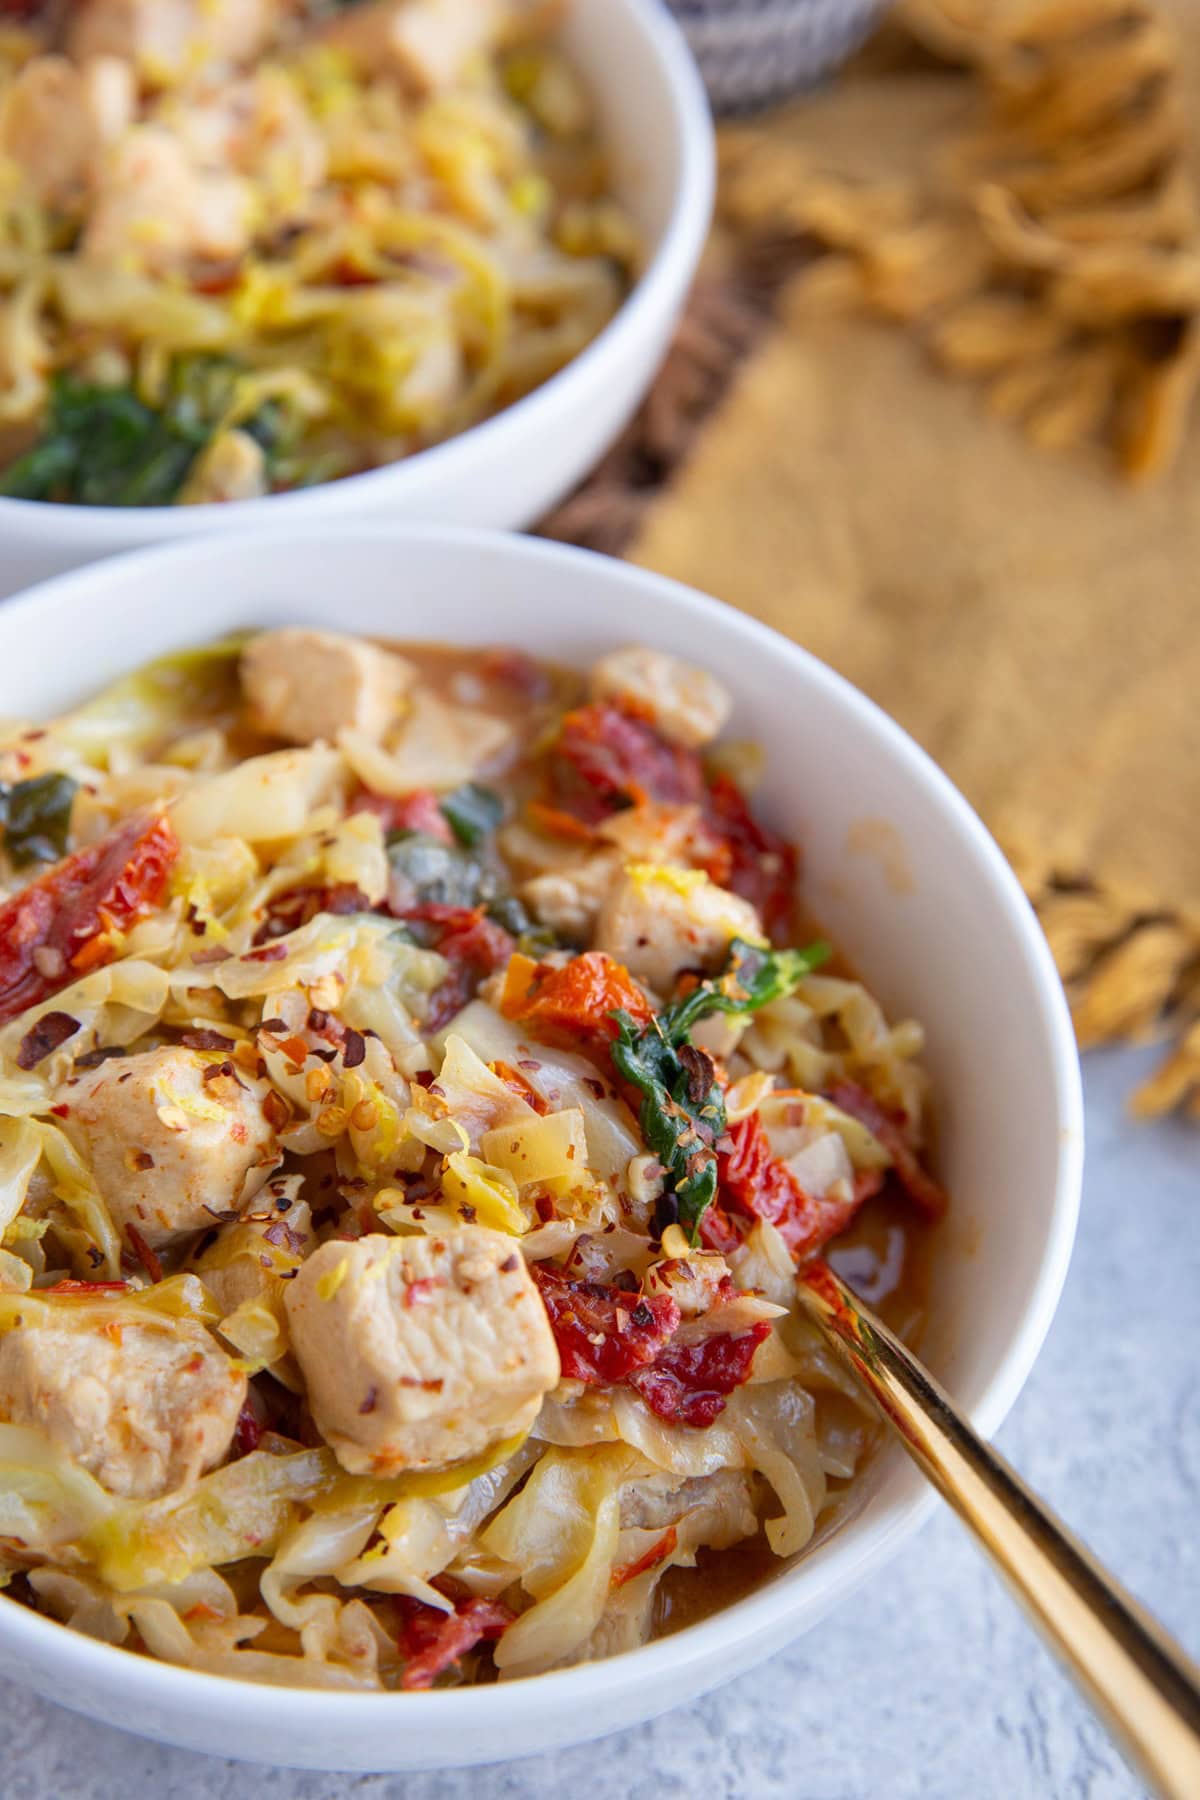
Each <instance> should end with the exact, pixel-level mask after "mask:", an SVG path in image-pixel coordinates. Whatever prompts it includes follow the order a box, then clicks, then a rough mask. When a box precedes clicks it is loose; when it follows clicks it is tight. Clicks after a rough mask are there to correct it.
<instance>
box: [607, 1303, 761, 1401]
mask: <svg viewBox="0 0 1200 1800" xmlns="http://www.w3.org/2000/svg"><path fill="white" fill-rule="evenodd" d="M770 1329H771V1327H770V1326H769V1325H768V1324H767V1323H766V1321H765V1320H760V1322H759V1323H758V1324H757V1325H751V1326H750V1327H749V1329H748V1330H746V1331H739V1332H737V1333H734V1332H729V1331H718V1332H714V1333H713V1335H712V1336H711V1337H706V1338H701V1339H700V1340H699V1341H698V1342H697V1343H694V1344H668V1345H667V1346H666V1347H665V1349H663V1350H661V1351H660V1352H659V1354H658V1355H657V1356H656V1357H655V1359H654V1362H653V1363H652V1364H651V1365H650V1367H649V1368H645V1369H635V1370H634V1372H633V1374H632V1375H630V1376H629V1377H628V1381H629V1385H630V1387H631V1388H636V1390H637V1392H638V1393H639V1394H640V1395H641V1396H642V1399H643V1400H644V1401H645V1402H646V1405H647V1406H648V1407H649V1408H650V1410H651V1412H653V1413H657V1414H658V1416H659V1418H660V1419H667V1420H669V1421H670V1422H671V1423H672V1424H676V1425H694V1426H701V1427H702V1426H705V1425H711V1424H712V1422H713V1420H714V1419H715V1418H716V1417H717V1416H718V1414H720V1413H722V1412H724V1410H725V1402H726V1400H727V1399H728V1397H729V1395H730V1394H732V1392H733V1390H734V1388H738V1387H741V1386H742V1383H743V1382H745V1381H748V1380H749V1378H750V1369H751V1365H752V1364H753V1362H754V1352H755V1351H756V1350H757V1349H758V1346H759V1345H760V1344H761V1343H762V1341H763V1339H764V1338H765V1337H766V1336H767V1335H768V1333H769V1332H770Z"/></svg>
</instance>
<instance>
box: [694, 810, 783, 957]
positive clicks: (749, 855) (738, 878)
mask: <svg viewBox="0 0 1200 1800" xmlns="http://www.w3.org/2000/svg"><path fill="white" fill-rule="evenodd" d="M704 805H705V819H706V823H707V825H708V827H709V829H710V830H711V831H712V832H713V833H714V835H715V836H716V838H717V839H718V841H719V843H720V845H721V847H722V852H723V854H722V858H721V866H720V869H718V867H717V866H715V865H713V866H710V867H709V871H708V872H709V874H710V875H711V876H712V878H713V880H714V881H719V882H720V883H721V885H722V886H723V887H728V888H732V890H733V892H734V893H735V894H740V895H741V896H742V899H743V900H749V902H750V903H751V905H752V906H754V907H756V908H757V910H758V915H759V917H760V918H761V920H762V922H763V926H764V929H765V930H766V931H767V933H768V934H769V936H770V937H771V939H772V941H773V942H775V943H785V942H787V940H788V938H789V936H790V932H791V923H792V909H793V907H794V905H795V899H796V880H797V875H798V858H797V855H796V851H795V848H794V846H793V845H791V844H789V843H788V841H787V839H786V838H782V837H780V836H779V833H778V832H776V831H772V830H771V828H770V827H769V826H768V825H764V824H763V823H762V822H761V821H760V820H759V819H757V818H756V817H755V815H754V813H753V812H752V811H751V808H750V804H749V802H748V801H747V799H746V796H745V795H744V794H743V792H742V790H741V788H740V787H739V786H738V784H737V782H736V781H734V780H733V779H732V777H731V776H729V775H715V776H714V777H713V779H712V781H711V782H710V784H709V787H708V792H707V795H706V797H705V803H704Z"/></svg>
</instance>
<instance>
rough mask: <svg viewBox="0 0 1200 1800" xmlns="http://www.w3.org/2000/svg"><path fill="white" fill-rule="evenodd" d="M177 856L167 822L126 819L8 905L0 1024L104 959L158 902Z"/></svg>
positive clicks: (0, 943)
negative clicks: (121, 936) (135, 922)
mask: <svg viewBox="0 0 1200 1800" xmlns="http://www.w3.org/2000/svg"><path fill="white" fill-rule="evenodd" d="M178 855H179V840H178V838H177V837H176V836H175V833H174V832H173V831H172V829H171V826H170V824H169V823H168V821H167V820H166V819H165V818H155V819H148V820H147V819H144V818H140V819H130V820H127V821H126V823H125V824H123V825H120V826H118V827H117V829H116V830H115V831H112V832H110V833H109V835H108V836H107V837H105V838H101V840H100V842H99V843H97V844H92V845H91V846H90V847H89V848H88V849H86V850H77V851H76V852H75V854H74V855H73V856H68V857H67V858H66V860H65V861H63V862H61V863H58V864H57V865H56V866H55V867H54V868H52V869H48V870H47V871H46V873H45V874H44V875H39V876H38V878H37V880H36V881H31V882H30V883H29V885H28V887H24V888H22V889H21V890H20V892H19V893H16V894H14V895H13V896H12V897H11V899H9V900H6V901H5V902H4V904H3V905H2V906H0V1024H4V1023H6V1022H7V1021H8V1020H9V1019H14V1018H16V1016H17V1014H18V1013H21V1012H24V1010H25V1008H26V1007H27V1006H36V1005H37V1004H38V1003H39V1002H40V1001H42V1000H48V999H49V998H50V996H51V995H52V994H57V993H58V992H59V990H60V989H61V988H64V987H66V986H67V984H68V983H69V982H72V981H74V980H75V979H76V978H77V977H78V976H80V975H83V974H86V973H87V971H88V970H89V969H96V968H99V967H100V966H101V965H102V964H104V963H106V962H109V961H110V960H111V958H112V957H113V956H114V955H115V954H116V950H117V947H118V944H119V942H120V933H121V932H123V931H125V930H127V929H128V927H129V926H130V925H132V924H133V923H134V921H135V920H137V919H140V918H141V917H142V916H143V915H144V914H145V913H146V912H148V911H149V910H150V908H151V907H152V906H154V905H156V904H157V902H158V901H159V900H161V898H162V895H163V890H164V889H165V887H166V885H167V875H168V872H169V870H170V868H171V865H172V863H173V862H174V861H175V859H176V857H177V856H178ZM37 952H41V954H40V955H38V954H36V953H37Z"/></svg>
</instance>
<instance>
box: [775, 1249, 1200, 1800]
mask: <svg viewBox="0 0 1200 1800" xmlns="http://www.w3.org/2000/svg"><path fill="white" fill-rule="evenodd" d="M797 1285H798V1289H799V1294H800V1298H801V1300H802V1301H803V1302H804V1305H805V1307H806V1309H807V1311H808V1313H809V1316H810V1317H811V1318H812V1319H813V1320H814V1321H815V1322H816V1324H817V1325H818V1326H819V1328H820V1330H821V1332H822V1333H823V1335H824V1337H825V1341H826V1342H827V1343H828V1344H829V1346H830V1348H831V1349H832V1350H833V1351H834V1353H835V1355H836V1356H837V1357H838V1359H839V1361H840V1362H842V1363H843V1364H844V1365H845V1366H846V1367H847V1368H849V1369H850V1370H851V1371H852V1372H853V1373H854V1374H855V1375H857V1377H858V1378H859V1380H860V1382H861V1383H862V1385H863V1386H864V1387H865V1388H866V1390H867V1392H868V1393H869V1394H870V1396H871V1398H872V1400H874V1402H875V1404H876V1406H877V1407H878V1408H879V1410H880V1412H882V1414H883V1416H884V1418H885V1419H887V1420H888V1422H889V1424H891V1425H893V1426H894V1427H895V1429H896V1432H897V1435H898V1436H899V1438H900V1441H901V1443H902V1444H903V1445H904V1448H905V1449H906V1450H907V1451H908V1453H909V1455H910V1456H911V1457H912V1459H913V1461H914V1462H915V1463H916V1464H917V1466H918V1467H919V1468H920V1469H921V1470H922V1471H923V1472H924V1473H925V1474H926V1475H927V1476H928V1477H929V1479H930V1481H932V1483H933V1485H934V1486H935V1487H936V1488H937V1489H938V1491H939V1492H940V1494H941V1495H942V1498H943V1499H944V1500H947V1501H949V1503H950V1505H951V1506H952V1507H953V1508H954V1510H955V1512H956V1513H957V1514H958V1516H959V1518H960V1519H962V1520H963V1521H964V1523H965V1524H966V1525H967V1526H969V1528H970V1529H971V1531H973V1532H974V1534H975V1536H976V1537H977V1538H978V1540H979V1542H980V1543H981V1544H982V1545H983V1547H984V1549H985V1550H986V1551H987V1552H988V1554H989V1555H990V1556H991V1558H992V1560H993V1562H994V1563H996V1565H997V1566H998V1567H999V1569H1000V1571H1001V1573H1002V1574H1004V1575H1005V1576H1006V1577H1007V1579H1008V1581H1009V1583H1010V1584H1011V1586H1012V1587H1013V1589H1014V1590H1015V1592H1016V1595H1017V1598H1018V1599H1019V1600H1020V1601H1021V1603H1022V1604H1023V1606H1024V1607H1025V1609H1026V1611H1027V1612H1028V1613H1029V1614H1030V1615H1031V1616H1032V1618H1033V1622H1034V1624H1035V1625H1036V1626H1037V1627H1038V1629H1039V1630H1040V1631H1041V1633H1042V1635H1043V1637H1045V1638H1046V1640H1047V1642H1048V1643H1049V1644H1050V1645H1051V1647H1052V1648H1053V1649H1054V1650H1055V1651H1056V1652H1057V1654H1058V1655H1059V1657H1060V1658H1061V1659H1062V1661H1063V1662H1064V1663H1065V1665H1066V1667H1067V1669H1068V1670H1069V1672H1070V1673H1071V1674H1072V1675H1073V1676H1074V1678H1075V1680H1076V1681H1077V1682H1078V1683H1079V1685H1080V1687H1081V1688H1082V1689H1083V1690H1084V1692H1085V1693H1086V1694H1087V1696H1088V1698H1089V1699H1090V1700H1091V1702H1092V1704H1093V1706H1094V1707H1095V1708H1096V1710H1097V1712H1098V1713H1099V1714H1100V1716H1101V1717H1102V1718H1103V1719H1104V1720H1105V1722H1106V1724H1107V1725H1108V1727H1109V1729H1110V1731H1111V1732H1112V1734H1113V1736H1114V1737H1115V1738H1116V1739H1117V1740H1118V1741H1119V1742H1120V1743H1121V1744H1122V1745H1123V1747H1124V1749H1125V1752H1126V1754H1127V1756H1128V1757H1129V1759H1130V1761H1131V1762H1132V1763H1134V1764H1135V1765H1136V1766H1137V1767H1138V1768H1139V1769H1140V1770H1141V1772H1142V1774H1143V1775H1144V1776H1145V1778H1146V1780H1147V1781H1148V1782H1149V1783H1150V1784H1151V1786H1152V1787H1154V1788H1156V1789H1157V1791H1158V1792H1159V1793H1160V1794H1162V1795H1164V1796H1166V1797H1167V1800H1198V1797H1200V1669H1197V1667H1196V1665H1195V1664H1194V1663H1193V1662H1192V1661H1191V1660H1190V1658H1189V1657H1188V1656H1187V1655H1186V1654H1185V1652H1184V1651H1183V1650H1182V1649H1181V1648H1180V1646H1179V1645H1178V1644H1176V1643H1174V1642H1173V1641H1172V1640H1171V1638H1169V1637H1168V1636H1167V1634H1166V1632H1164V1631H1163V1630H1161V1629H1160V1627H1159V1626H1158V1625H1156V1624H1155V1622H1154V1620H1153V1619H1152V1618H1151V1617H1150V1615H1149V1614H1148V1613H1147V1612H1145V1611H1144V1610H1143V1609H1142V1607H1140V1606H1139V1605H1138V1603H1137V1601H1136V1600H1134V1599H1133V1598H1132V1597H1131V1596H1130V1595H1129V1594H1127V1593H1126V1592H1125V1591H1124V1589H1123V1588H1121V1587H1120V1586H1119V1585H1118V1584H1117V1583H1116V1582H1115V1581H1114V1580H1113V1579H1112V1577H1111V1576H1110V1575H1107V1574H1106V1573H1105V1571H1104V1570H1103V1569H1102V1568H1101V1566H1100V1564H1099V1563H1098V1562H1097V1561H1096V1560H1095V1558H1094V1557H1093V1556H1091V1555H1090V1554H1089V1553H1088V1551H1087V1550H1085V1549H1084V1547H1083V1545H1082V1544H1080V1543H1079V1542H1078V1541H1077V1539H1075V1538H1073V1537H1072V1536H1071V1534H1070V1533H1069V1532H1068V1531H1067V1530H1066V1528H1065V1527H1064V1526H1063V1525H1061V1524H1060V1523H1059V1522H1058V1520H1057V1519H1056V1518H1055V1517H1054V1515H1053V1513H1052V1512H1050V1511H1049V1509H1048V1508H1047V1507H1045V1506H1043V1505H1042V1503H1041V1501H1040V1500H1038V1499H1037V1498H1036V1497H1035V1496H1034V1495H1033V1494H1032V1493H1031V1492H1030V1490H1029V1489H1028V1488H1027V1487H1026V1486H1025V1484H1024V1482H1022V1481H1021V1480H1020V1478H1019V1477H1018V1476H1017V1475H1016V1474H1015V1473H1014V1471H1013V1470H1012V1469H1011V1468H1010V1467H1009V1466H1008V1464H1007V1463H1006V1462H1005V1461H1004V1459H1003V1457H1001V1456H998V1455H997V1454H996V1452H995V1451H994V1450H993V1449H992V1448H991V1446H990V1445H988V1444H985V1443H984V1441H983V1439H982V1438H980V1437H977V1436H976V1434H975V1432H974V1431H972V1429H971V1427H970V1425H968V1423H967V1421H966V1420H965V1419H964V1418H963V1416H962V1414H961V1413H960V1412H958V1410H957V1409H956V1408H955V1406H954V1403H953V1402H952V1401H951V1400H950V1398H949V1397H948V1395H947V1394H946V1393H944V1392H943V1390H942V1389H941V1388H940V1387H939V1386H938V1384H937V1382H936V1381H935V1380H934V1379H933V1376H932V1375H930V1373H929V1371H928V1370H927V1369H925V1368H923V1367H922V1365H921V1363H919V1362H918V1361H917V1358H916V1357H915V1356H913V1355H912V1353H911V1352H910V1351H908V1350H906V1349H905V1347H904V1345H903V1344H902V1343H901V1342H900V1341H899V1339H898V1338H896V1337H894V1336H893V1335H892V1333H891V1332H890V1331H889V1330H888V1328H887V1326H886V1325H884V1324H883V1323H882V1322H881V1321H880V1320H879V1319H877V1318H876V1317H875V1315H874V1314H873V1313H871V1312H870V1311H869V1310H868V1309H867V1308H866V1307H865V1306H864V1305H863V1304H862V1302H861V1301H860V1300H858V1299H857V1298H856V1296H855V1295H854V1294H853V1293H852V1292H851V1290H850V1289H849V1288H848V1287H847V1286H846V1284H845V1282H844V1281H842V1280H841V1279H840V1278H839V1277H838V1276H837V1275H835V1274H834V1272H833V1270H832V1269H831V1268H829V1266H828V1265H827V1264H826V1263H823V1262H817V1263H814V1264H813V1265H812V1266H811V1267H810V1268H808V1269H806V1270H805V1271H804V1272H803V1273H802V1274H801V1276H800V1279H799V1282H798V1284H797Z"/></svg>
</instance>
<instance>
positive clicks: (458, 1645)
mask: <svg viewBox="0 0 1200 1800" xmlns="http://www.w3.org/2000/svg"><path fill="white" fill-rule="evenodd" d="M397 1605H398V1607H399V1610H400V1634H399V1647H400V1654H401V1656H403V1657H404V1658H405V1659H406V1660H405V1666H404V1673H403V1675H401V1677H400V1686H401V1687H402V1688H407V1689H408V1690H409V1691H410V1692H411V1691H412V1690H413V1689H415V1688H428V1687H432V1686H433V1684H434V1682H435V1681H436V1680H437V1678H438V1676H439V1675H443V1674H444V1673H445V1672H446V1670H447V1669H449V1668H451V1667H452V1666H453V1665H454V1664H455V1663H456V1662H458V1661H459V1659H460V1658H461V1657H463V1656H465V1655H466V1654H467V1652H468V1650H473V1649H474V1648H475V1646H476V1644H480V1643H485V1642H494V1640H495V1639H496V1638H498V1637H499V1636H500V1635H501V1634H502V1632H504V1631H505V1630H506V1629H507V1627H508V1626H509V1625H511V1624H512V1621H513V1619H514V1617H515V1616H516V1615H515V1614H514V1613H513V1612H512V1611H511V1609H510V1608H509V1607H507V1606H505V1605H504V1603H503V1601H500V1600H462V1601H459V1603H458V1604H457V1605H456V1607H455V1609H454V1611H453V1612H449V1613H444V1612H439V1611H438V1609H437V1607H436V1606H427V1605H426V1604H425V1602H424V1601H423V1600H413V1599H410V1598H409V1596H408V1595H403V1596H401V1598H400V1599H399V1600H398V1602H397Z"/></svg>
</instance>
